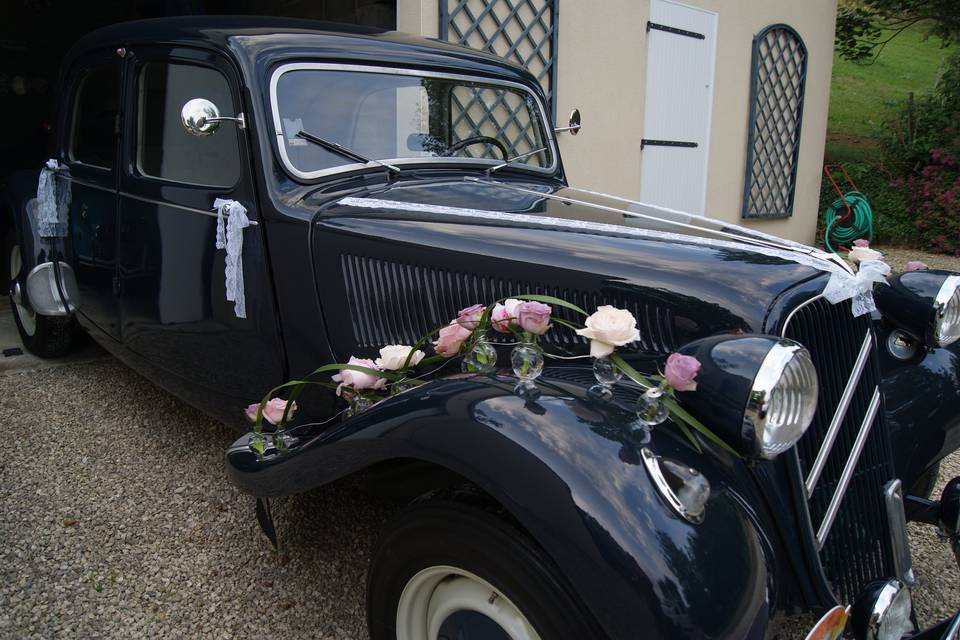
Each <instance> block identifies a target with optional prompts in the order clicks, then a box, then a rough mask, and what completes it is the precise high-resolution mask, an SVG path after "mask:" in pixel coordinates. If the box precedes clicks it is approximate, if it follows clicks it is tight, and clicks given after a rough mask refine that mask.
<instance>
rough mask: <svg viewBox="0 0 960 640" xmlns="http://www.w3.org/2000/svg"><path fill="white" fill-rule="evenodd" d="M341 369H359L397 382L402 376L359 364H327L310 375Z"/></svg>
mask: <svg viewBox="0 0 960 640" xmlns="http://www.w3.org/2000/svg"><path fill="white" fill-rule="evenodd" d="M341 369H348V370H350V371H359V372H360V373H367V374H370V375H371V376H376V377H378V378H385V379H387V380H389V381H391V382H396V381H397V380H399V379H400V378H401V377H402V376H401V375H400V374H397V373H394V372H393V371H381V370H380V369H371V368H370V367H364V366H362V365H358V364H338V363H334V364H325V365H323V366H322V367H319V368H317V369H314V370H313V371H312V372H310V375H316V374H319V373H324V372H329V371H340V370H341Z"/></svg>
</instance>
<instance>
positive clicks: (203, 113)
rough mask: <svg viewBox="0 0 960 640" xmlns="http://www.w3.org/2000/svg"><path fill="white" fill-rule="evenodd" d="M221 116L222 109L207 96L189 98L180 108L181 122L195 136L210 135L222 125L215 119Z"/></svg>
mask: <svg viewBox="0 0 960 640" xmlns="http://www.w3.org/2000/svg"><path fill="white" fill-rule="evenodd" d="M219 117H220V110H219V109H217V105H215V104H213V103H212V102H210V101H209V100H207V99H206V98H193V99H191V100H188V101H187V103H186V104H184V105H183V109H181V110H180V122H181V123H182V124H183V128H184V129H186V130H187V132H188V133H191V134H193V135H195V136H209V135H211V134H212V133H213V132H214V131H216V130H217V129H218V128H219V127H220V123H219V122H216V121H215V120H213V119H214V118H219Z"/></svg>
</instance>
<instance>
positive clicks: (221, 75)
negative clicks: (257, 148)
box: [119, 47, 283, 417]
mask: <svg viewBox="0 0 960 640" xmlns="http://www.w3.org/2000/svg"><path fill="white" fill-rule="evenodd" d="M126 88H127V89H126V90H127V95H128V96H129V97H128V99H127V101H126V106H127V109H128V113H129V114H131V115H130V117H129V122H128V124H127V132H128V136H129V143H128V144H126V145H124V154H125V161H124V166H125V171H124V172H123V175H122V176H121V189H120V218H119V238H120V241H119V244H120V258H119V267H120V300H121V303H120V305H121V311H120V314H121V318H122V329H121V334H122V339H123V343H124V346H125V347H126V348H127V349H129V351H130V352H132V353H133V354H135V355H137V356H139V357H141V358H142V359H144V360H145V361H146V362H147V363H149V364H150V365H153V367H152V369H153V370H154V372H155V373H156V375H159V376H161V377H163V378H164V379H163V380H160V382H161V383H162V384H166V385H167V386H174V387H176V388H175V389H174V390H175V391H177V392H178V393H180V394H181V395H184V394H187V395H188V396H190V395H193V394H196V398H195V400H196V401H195V402H194V404H197V405H198V406H201V407H208V408H212V409H213V412H215V413H216V412H217V410H216V408H214V407H212V404H211V403H213V404H217V405H218V406H219V407H220V408H221V409H222V410H223V412H224V413H225V415H233V416H237V417H238V416H240V415H241V414H240V407H241V406H243V405H242V404H240V403H241V402H251V401H253V400H255V399H259V397H260V396H261V395H262V394H263V393H265V391H266V390H267V389H269V387H270V385H271V384H272V383H274V382H277V381H279V380H280V379H281V377H282V371H283V368H282V360H281V355H280V354H281V352H282V350H281V348H280V343H279V335H278V331H277V328H276V320H275V305H274V303H273V297H272V295H273V294H272V289H271V285H270V281H269V271H268V268H267V263H266V256H265V254H264V243H263V237H262V231H263V230H262V227H260V226H259V224H258V222H259V221H258V220H257V218H258V211H257V207H256V198H255V191H254V187H253V174H252V171H251V164H250V154H249V149H248V140H247V136H246V133H247V132H246V131H245V130H243V129H241V128H240V127H239V126H238V125H237V124H236V123H233V122H223V123H220V126H219V128H218V129H217V130H216V131H215V132H214V133H213V134H211V135H207V136H202V137H198V136H195V135H192V134H190V133H188V132H187V131H186V129H185V128H184V127H183V124H182V122H181V109H182V107H183V105H184V103H186V102H187V101H188V100H191V99H193V98H205V99H207V100H210V101H211V102H213V103H214V104H215V105H217V107H218V108H219V109H220V113H221V114H222V115H225V116H228V115H234V114H237V113H240V112H241V111H242V107H241V99H240V92H239V88H238V85H237V82H236V76H235V73H234V71H233V68H232V67H231V66H230V65H229V64H228V63H227V61H225V60H223V59H221V58H220V57H219V56H217V55H215V54H213V53H210V52H206V51H201V50H192V49H185V48H179V47H178V48H176V49H168V48H164V47H154V48H143V49H140V50H137V51H135V52H134V53H133V59H132V60H131V61H130V62H129V63H128V69H127V78H126ZM217 198H225V199H232V200H236V201H238V202H240V203H241V204H242V205H243V206H244V207H245V208H246V209H247V215H248V217H249V218H250V220H251V226H250V227H248V228H246V229H244V230H243V231H242V232H241V235H242V240H243V251H242V265H243V286H244V290H245V297H246V303H245V310H246V317H240V316H242V314H239V315H238V314H237V313H236V310H235V306H234V303H233V302H230V301H228V300H227V299H226V288H225V269H224V267H225V262H224V261H225V252H224V251H223V250H222V249H217V248H216V235H217V217H216V214H215V212H214V209H213V204H214V201H215V200H216V199H217ZM148 375H149V372H148ZM231 412H232V413H231Z"/></svg>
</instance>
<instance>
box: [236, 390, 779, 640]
mask: <svg viewBox="0 0 960 640" xmlns="http://www.w3.org/2000/svg"><path fill="white" fill-rule="evenodd" d="M548 378H549V375H547V374H545V376H544V377H542V378H541V379H540V380H539V381H538V388H539V390H540V392H541V396H540V397H539V398H538V399H536V400H534V401H530V400H525V399H524V398H521V397H518V396H517V395H515V394H514V392H513V384H514V383H515V379H513V378H497V377H481V376H474V377H457V378H446V379H442V380H436V381H433V382H431V383H428V384H425V385H423V386H421V387H418V388H417V389H415V390H412V391H409V392H406V393H404V394H401V395H399V396H395V397H392V398H390V399H388V400H385V401H383V402H381V403H380V404H378V405H376V406H375V407H373V408H372V409H370V410H368V411H366V412H364V413H363V414H360V415H359V416H357V417H354V418H352V419H350V420H347V421H345V422H343V423H342V424H340V425H338V426H336V427H333V428H330V429H328V430H327V431H325V432H322V433H319V434H317V435H311V434H309V433H302V434H299V435H300V441H299V442H298V443H297V444H295V445H293V446H292V447H291V449H290V451H289V453H286V454H283V455H279V456H274V457H272V458H271V457H266V458H264V459H262V460H261V459H259V458H258V457H257V456H256V455H254V454H252V453H251V452H250V450H249V448H248V446H247V443H248V441H249V436H246V437H244V438H241V439H240V440H239V441H238V442H237V443H236V444H235V445H234V446H233V447H231V449H230V450H229V451H228V455H227V457H228V463H229V464H228V468H229V469H230V473H231V475H232V476H233V478H234V480H235V481H236V482H237V483H238V484H239V485H240V486H241V487H242V488H243V489H244V490H245V491H247V492H249V493H252V494H254V495H258V496H277V495H283V494H288V493H294V492H299V491H304V490H307V489H310V488H312V487H316V486H319V485H322V484H325V483H327V482H330V481H332V480H335V479H337V478H339V477H342V476H345V475H347V474H349V473H352V472H354V471H357V470H360V469H362V468H364V467H367V466H370V465H372V464H375V463H377V462H381V461H384V460H389V459H394V458H408V459H409V458H412V459H417V460H423V461H427V462H430V463H433V464H437V465H441V466H443V467H445V468H447V469H450V470H451V471H454V472H456V473H458V474H460V475H462V476H463V477H465V478H467V479H469V480H470V481H472V482H474V483H475V484H476V485H478V486H479V487H480V488H482V489H483V490H484V491H486V492H487V493H489V494H490V495H491V496H493V497H494V498H495V499H496V500H498V501H499V502H500V504H502V505H503V507H504V508H505V509H507V510H508V511H509V512H510V513H511V514H512V515H513V517H515V518H516V519H517V520H518V521H519V522H520V523H521V524H522V525H523V526H524V527H525V528H526V529H527V531H528V532H529V533H530V534H531V535H532V536H533V537H534V538H535V539H536V540H537V541H538V542H539V544H541V545H542V546H543V548H544V549H545V550H546V551H547V553H548V554H549V555H550V556H551V557H552V558H553V559H554V561H555V562H556V563H557V564H558V566H559V567H560V569H561V571H562V572H563V573H564V574H565V575H566V577H567V578H568V579H569V581H570V583H571V584H572V585H574V587H575V588H576V590H577V591H578V592H579V594H580V596H581V598H582V599H583V600H584V602H585V603H586V604H587V606H588V607H589V608H590V609H591V611H592V612H593V613H594V615H595V616H596V617H597V619H598V620H599V622H600V623H601V625H602V626H603V627H604V629H605V630H606V632H607V633H608V634H609V635H610V637H612V638H636V637H651V638H653V637H657V638H674V637H690V638H748V637H750V638H754V637H755V638H760V637H762V636H763V633H764V630H765V628H766V625H767V622H768V619H769V616H770V608H771V604H770V602H771V600H772V599H773V596H774V587H775V584H774V583H773V580H772V574H773V571H772V570H770V569H769V567H770V566H772V563H771V562H770V558H769V555H770V554H771V552H770V551H769V549H768V546H767V545H768V544H769V543H768V542H767V539H766V537H765V536H762V535H761V532H760V531H759V530H758V528H757V526H755V524H754V522H753V521H752V520H751V517H750V516H749V515H748V513H747V510H745V509H744V508H743V507H742V506H741V505H744V504H746V505H750V504H754V503H753V502H752V501H753V500H754V499H755V498H754V497H750V496H746V495H744V493H743V492H744V491H749V489H748V488H747V487H746V484H745V483H741V482H740V479H741V478H742V471H743V468H742V465H741V464H740V462H739V461H738V460H736V459H734V458H732V457H729V456H727V454H724V453H722V452H719V451H713V450H709V451H708V450H706V449H705V452H704V453H702V454H699V453H697V452H696V451H694V450H693V449H692V448H691V447H690V445H689V444H688V443H687V442H686V441H685V440H683V439H682V438H681V437H678V436H677V434H676V430H675V429H674V428H673V427H672V426H671V425H670V424H669V423H666V424H664V425H662V426H661V427H658V428H656V429H654V430H653V431H652V432H648V431H645V430H642V429H638V428H637V423H636V422H635V420H634V415H633V414H632V412H629V411H625V410H623V409H620V408H618V407H617V406H615V405H614V404H611V403H599V402H596V401H593V400H591V399H589V398H588V397H587V396H585V395H584V394H583V386H582V385H575V384H568V383H563V382H561V381H558V380H550V379H548ZM643 446H648V447H650V448H651V449H652V450H653V451H654V452H655V453H657V454H659V455H662V456H666V457H671V458H675V459H677V460H679V461H681V462H683V463H685V464H689V465H690V466H692V467H695V468H697V469H698V470H699V471H700V472H701V473H703V474H704V475H705V476H706V477H707V478H708V479H709V481H710V483H711V485H712V493H711V497H710V500H709V502H708V504H707V508H706V517H705V519H704V521H703V523H701V524H700V525H693V524H690V523H688V522H687V521H685V520H683V519H681V518H680V517H679V516H677V515H675V514H674V513H673V512H672V511H670V510H669V508H668V507H667V505H666V504H665V502H664V501H663V500H662V498H661V497H660V495H659V493H658V492H657V489H656V488H655V487H654V486H653V484H652V482H651V480H650V478H649V477H648V474H647V471H646V469H645V467H644V466H643V463H642V461H641V458H640V455H639V449H640V447H643Z"/></svg>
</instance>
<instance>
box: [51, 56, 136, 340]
mask: <svg viewBox="0 0 960 640" xmlns="http://www.w3.org/2000/svg"><path fill="white" fill-rule="evenodd" d="M68 86H69V88H68V90H67V93H66V95H67V98H66V101H65V104H66V105H68V106H67V108H66V109H65V112H64V113H63V115H62V118H61V131H63V132H64V133H63V134H62V136H61V142H60V149H61V151H60V161H61V162H62V163H63V165H64V166H65V167H66V170H65V171H63V172H61V173H60V176H61V177H62V178H63V179H66V180H68V181H69V184H70V196H71V198H70V209H69V211H70V212H69V220H70V231H69V241H70V242H69V245H70V249H71V253H72V263H73V267H74V271H75V273H76V276H77V285H78V287H79V291H80V304H79V313H80V315H81V316H82V318H81V320H86V321H87V322H86V323H85V324H92V325H94V326H95V327H96V328H99V329H100V330H102V331H103V332H104V333H106V334H107V335H109V336H111V337H113V338H117V339H119V336H120V327H119V306H118V303H117V296H116V293H117V290H116V289H117V279H116V278H117V167H118V166H119V163H118V162H117V154H118V150H119V141H120V130H121V126H120V101H121V60H120V58H118V57H117V56H116V55H114V54H113V53H112V52H110V53H106V52H105V53H102V54H95V55H92V56H89V57H86V58H83V59H81V60H80V61H79V62H78V64H76V65H75V66H74V71H73V72H72V74H71V75H70V76H69V79H68Z"/></svg>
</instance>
